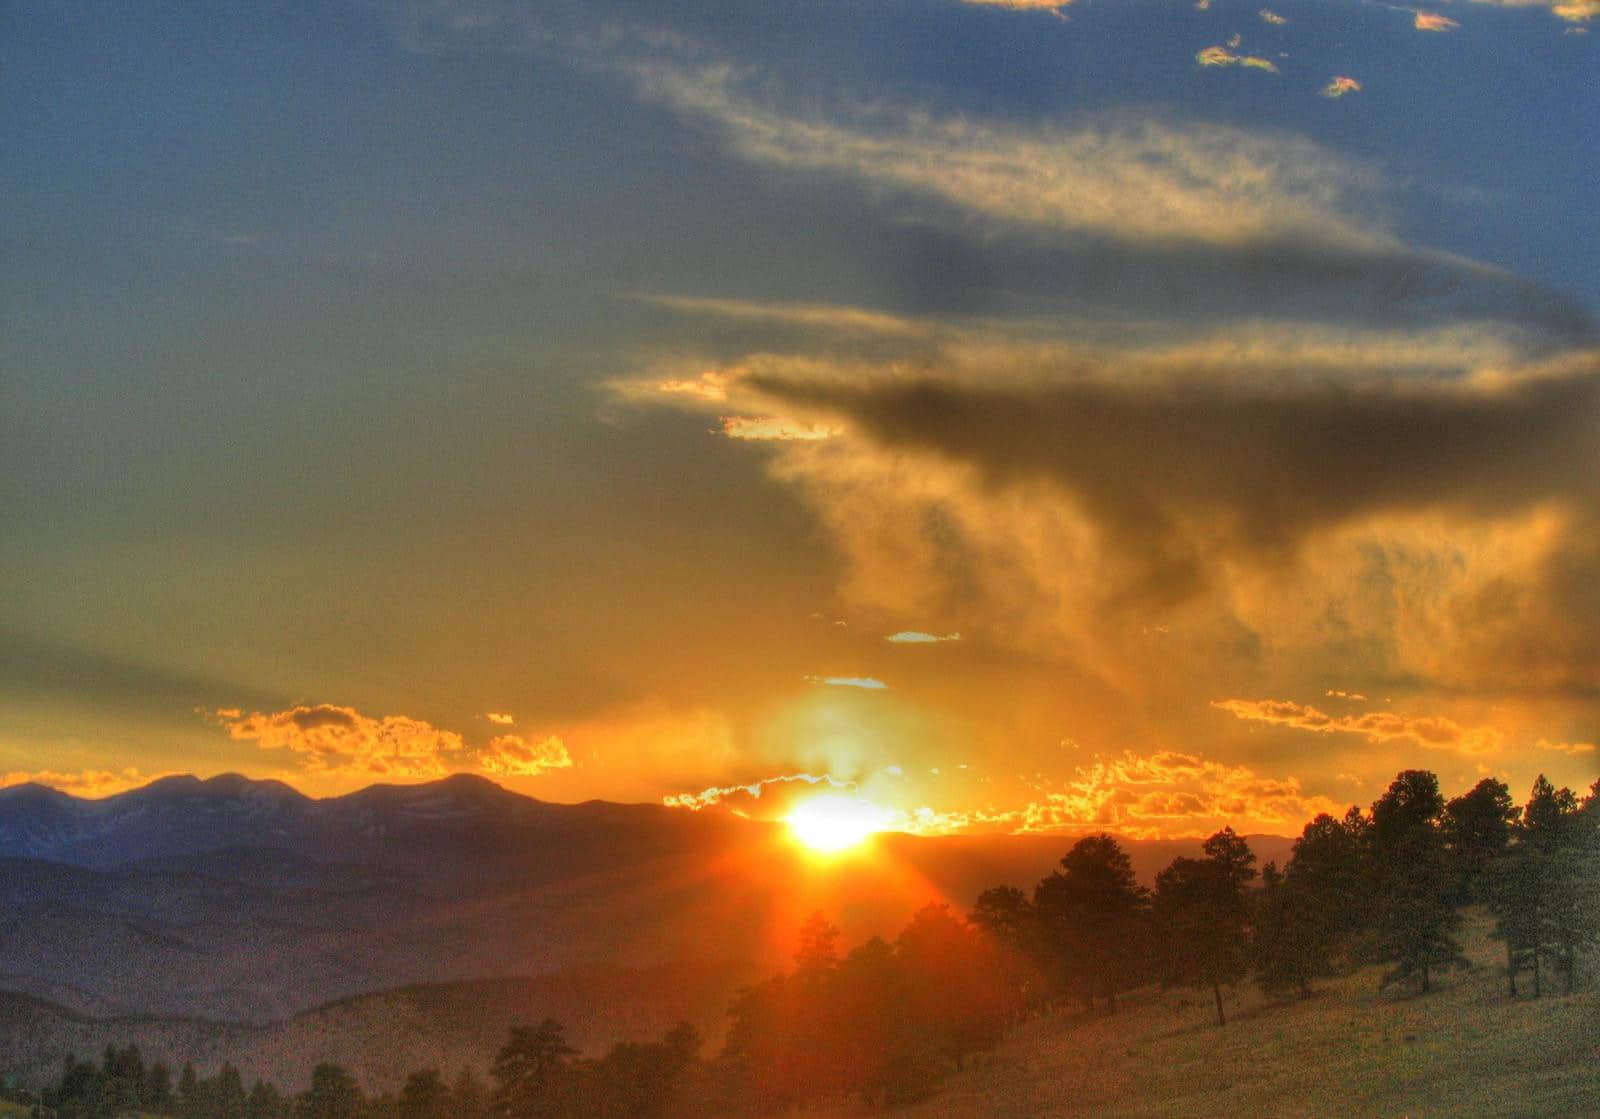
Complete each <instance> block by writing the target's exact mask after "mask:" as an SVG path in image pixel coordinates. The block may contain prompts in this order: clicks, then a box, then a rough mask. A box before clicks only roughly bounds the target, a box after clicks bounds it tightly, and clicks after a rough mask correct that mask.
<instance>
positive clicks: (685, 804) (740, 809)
mask: <svg viewBox="0 0 1600 1119" xmlns="http://www.w3.org/2000/svg"><path fill="white" fill-rule="evenodd" d="M817 785H826V786H827V787H828V788H830V789H847V790H849V789H854V788H855V783H854V782H851V781H841V780H839V779H838V778H836V777H834V776H833V775H832V774H827V773H823V774H813V773H788V774H784V775H782V776H778V777H763V778H761V779H760V780H758V781H752V782H750V783H749V784H744V785H713V786H711V787H710V788H707V789H702V790H701V791H700V792H698V793H676V794H672V795H669V796H665V797H663V798H662V800H661V802H662V803H663V804H665V805H666V806H667V807H668V808H687V809H689V811H691V812H699V811H700V810H701V809H705V808H712V807H716V806H721V807H724V808H727V809H729V810H730V811H733V812H736V813H738V814H740V815H745V816H749V815H759V816H760V817H761V818H762V819H769V820H776V819H782V818H783V816H784V815H786V814H787V812H788V806H789V805H790V804H791V803H793V801H794V800H795V799H796V795H797V794H804V793H806V792H808V791H809V790H810V789H812V788H815V787H816V786H817ZM751 802H761V803H760V805H759V812H758V811H757V810H756V809H757V806H756V805H754V804H752V803H751Z"/></svg>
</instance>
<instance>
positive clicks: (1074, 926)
mask: <svg viewBox="0 0 1600 1119" xmlns="http://www.w3.org/2000/svg"><path fill="white" fill-rule="evenodd" d="M1061 868H1062V869H1061V870H1058V871H1054V872H1052V873H1051V874H1050V876H1049V877H1048V878H1045V879H1044V880H1042V881H1041V882H1040V883H1039V884H1038V886H1037V887H1035V889H1034V893H1033V904H1034V906H1035V908H1036V909H1037V910H1038V912H1039V916H1040V919H1041V922H1042V924H1043V926H1044V935H1045V937H1046V940H1047V942H1048V943H1049V945H1050V949H1051V955H1052V957H1053V962H1054V964H1055V967H1056V970H1057V973H1058V975H1059V976H1060V977H1061V979H1062V981H1063V982H1064V983H1065V984H1066V985H1067V986H1068V987H1069V988H1070V989H1073V990H1075V991H1077V993H1078V994H1079V996H1080V997H1082V998H1083V999H1084V1001H1085V1002H1087V1003H1089V1004H1090V1005H1093V1002H1094V1000H1095V999H1096V998H1104V999H1105V1000H1106V1005H1107V1008H1108V1009H1110V1010H1113V1011H1114V1010H1115V1009H1116V996H1117V993H1118V992H1119V991H1124V990H1127V989H1128V988H1130V987H1132V986H1135V985H1136V984H1137V982H1138V979H1139V972H1140V965H1141V964H1142V962H1143V958H1144V954H1145V943H1146V936H1145V931H1146V930H1145V923H1144V917H1145V914H1146V910H1147V906H1148V902H1149V892H1148V891H1147V890H1145V889H1144V887H1142V886H1140V885H1139V883H1138V881H1137V879H1135V877H1134V874H1133V864H1132V863H1131V862H1130V861H1129V860H1128V855H1127V852H1125V851H1123V849H1122V847H1121V845H1120V844H1118V843H1117V841H1116V840H1115V839H1113V838H1112V837H1111V836H1109V835H1105V834H1100V835H1090V836H1085V837H1084V838H1082V839H1080V840H1078V842H1077V843H1075V844H1073V847H1072V850H1070V851H1068V852H1067V854H1066V855H1065V856H1064V857H1063V858H1062V860H1061Z"/></svg>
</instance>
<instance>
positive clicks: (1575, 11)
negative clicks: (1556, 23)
mask: <svg viewBox="0 0 1600 1119" xmlns="http://www.w3.org/2000/svg"><path fill="white" fill-rule="evenodd" d="M1474 2H1475V3H1478V4H1489V5H1492V6H1493V7H1496V8H1549V9H1550V14H1551V15H1553V16H1555V17H1556V18H1557V19H1561V20H1566V21H1567V22H1568V23H1586V22H1588V21H1589V20H1591V19H1594V18H1595V17H1596V16H1600V0H1474Z"/></svg>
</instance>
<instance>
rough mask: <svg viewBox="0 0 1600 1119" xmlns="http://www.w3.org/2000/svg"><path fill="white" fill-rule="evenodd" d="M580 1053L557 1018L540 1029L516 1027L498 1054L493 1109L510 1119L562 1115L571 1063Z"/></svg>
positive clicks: (493, 1070)
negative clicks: (569, 1040) (568, 1039)
mask: <svg viewBox="0 0 1600 1119" xmlns="http://www.w3.org/2000/svg"><path fill="white" fill-rule="evenodd" d="M577 1052H578V1051H577V1050H576V1049H574V1048H573V1047H572V1046H570V1045H568V1044H567V1037H566V1029H565V1028H564V1027H563V1026H562V1025H561V1023H560V1022H557V1021H556V1020H555V1019H554V1018H546V1019H545V1020H544V1021H542V1022H540V1023H539V1024H538V1025H537V1026H534V1027H531V1028H530V1027H527V1026H513V1027H511V1036H510V1039H509V1040H508V1041H507V1042H506V1043H505V1045H504V1046H502V1047H501V1049H500V1052H499V1053H497V1054H496V1055H495V1059H494V1064H493V1065H491V1066H490V1068H489V1075H490V1076H491V1077H492V1078H493V1079H494V1082H495V1090H494V1096H493V1098H492V1101H491V1110H492V1111H493V1112H494V1114H496V1115H499V1116H507V1117H509V1119H536V1117H542V1116H553V1115H559V1114H560V1113H561V1110H562V1107H563V1098H562V1097H563V1095H564V1093H565V1092H566V1091H567V1089H568V1088H569V1087H570V1083H569V1080H570V1077H569V1073H570V1072H571V1062H570V1061H569V1060H568V1058H569V1057H573V1056H576V1055H577Z"/></svg>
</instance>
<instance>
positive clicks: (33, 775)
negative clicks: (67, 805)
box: [0, 767, 170, 800]
mask: <svg viewBox="0 0 1600 1119" xmlns="http://www.w3.org/2000/svg"><path fill="white" fill-rule="evenodd" d="M166 776H170V774H169V773H149V774H147V773H141V772H140V771H139V770H138V769H135V768H132V767H130V768H127V769H122V770H118V771H116V772H113V771H111V770H107V769H85V770H79V771H77V772H72V773H64V772H59V771H56V770H50V769H40V770H34V771H32V772H26V771H22V770H14V771H12V772H11V773H0V789H4V788H9V787H10V786H13V785H28V784H33V785H46V786H48V787H50V788H52V789H56V790H58V791H60V792H63V793H69V794H71V795H72V796H76V797H88V798H91V799H96V800H98V799H99V798H101V797H108V796H113V795H115V794H116V793H124V792H127V791H128V790H129V789H135V788H138V787H139V786H141V785H148V784H149V783H150V782H152V781H155V780H157V779H159V778H161V777H166Z"/></svg>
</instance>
